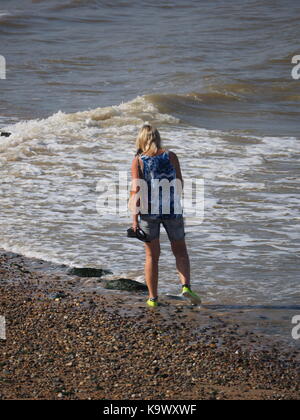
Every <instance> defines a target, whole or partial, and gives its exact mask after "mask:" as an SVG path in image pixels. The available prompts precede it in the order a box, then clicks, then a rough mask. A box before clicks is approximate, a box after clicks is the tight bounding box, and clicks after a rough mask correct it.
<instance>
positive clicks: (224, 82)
mask: <svg viewBox="0 0 300 420" xmlns="http://www.w3.org/2000/svg"><path fill="white" fill-rule="evenodd" d="M1 7H3V9H2V10H0V32H1V39H2V40H3V41H2V46H1V51H0V54H2V55H4V56H5V57H6V61H7V79H6V80H0V83H1V108H0V113H1V116H0V122H1V124H2V128H3V129H5V130H8V131H11V132H12V133H13V134H12V136H11V137H9V138H4V137H1V140H0V174H1V183H0V194H1V203H0V206H1V207H0V208H1V215H2V218H1V221H0V235H1V246H2V247H4V248H6V249H7V250H12V251H15V252H21V253H23V254H25V255H27V256H37V257H39V258H43V259H46V260H49V261H54V262H58V263H66V264H70V265H90V266H96V267H104V268H109V269H112V270H113V272H114V274H116V275H122V276H126V277H131V278H135V279H138V280H142V279H143V267H142V265H143V264H142V263H143V258H144V257H143V246H142V244H141V243H139V242H136V241H135V240H127V239H126V237H125V233H126V229H127V227H128V226H129V224H130V218H129V216H127V217H124V216H123V217H119V216H118V215H111V214H106V215H99V214H98V213H97V210H96V204H97V200H98V198H99V191H97V185H98V188H99V185H100V186H101V185H103V184H104V183H105V182H107V181H108V180H109V181H111V182H113V183H115V182H117V180H118V176H119V171H126V172H127V174H128V176H129V168H130V163H131V159H132V157H133V154H134V139H135V136H136V133H137V130H138V128H139V127H140V126H141V124H142V123H143V121H150V122H153V123H155V124H156V125H157V126H158V128H159V129H160V132H161V135H162V138H163V141H164V145H165V146H166V147H167V148H170V149H171V150H174V151H175V152H176V153H177V155H178V156H179V158H180V161H181V166H182V171H183V175H184V177H185V179H204V200H205V201H204V210H205V212H204V219H203V221H202V222H201V220H198V223H197V222H196V224H195V223H194V224H189V223H188V220H187V235H186V239H187V243H188V247H189V252H190V258H191V266H192V280H193V283H194V287H195V289H197V290H199V291H200V292H201V293H202V294H203V296H204V297H205V301H206V302H207V303H210V304H222V305H251V306H252V307H255V305H271V307H272V306H273V307H274V308H275V307H276V308H277V307H282V306H283V307H287V308H290V309H291V311H293V308H295V305H297V304H298V303H299V302H300V299H299V298H300V296H299V249H300V247H299V227H300V217H299V201H300V200H299V173H300V172H299V169H300V164H299V155H300V141H299V135H298V132H299V131H298V127H299V123H298V121H299V100H300V82H299V81H296V80H293V79H292V77H291V70H292V67H293V66H292V64H291V57H292V56H293V55H295V54H297V53H299V50H298V44H297V40H298V39H299V31H300V29H299V25H298V21H299V19H298V18H299V12H300V6H299V5H298V4H297V3H296V2H294V1H287V2H284V3H283V2H282V3H280V2H277V3H276V4H274V2H271V1H263V2H257V1H247V2H244V1H240V2H236V1H234V2H233V1H227V2H226V4H225V3H218V4H217V3H215V2H210V1H203V2H196V1H173V2H171V1H167V0H165V1H163V2H160V3H159V4H158V3H156V2H148V1H147V2H146V1H139V2H137V1H132V2H127V1H121V0H119V1H115V2H113V4H111V2H106V1H96V0H94V1H92V0H90V1H75V0H73V1H71V0H63V1H51V2H30V1H26V0H25V1H22V2H20V1H16V0H12V1H10V2H5V5H4V4H3V5H2V4H1ZM161 238H162V257H161V263H160V287H161V290H162V292H164V293H173V294H175V293H178V279H177V274H176V270H175V264H174V258H173V257H172V255H171V253H170V246H169V244H168V242H167V237H166V234H165V233H164V232H162V234H161ZM277 312H278V311H277V310H275V309H274V314H273V315H272V310H271V315H270V318H271V319H272V316H273V317H274V319H276V317H277V315H276V314H277ZM295 312H296V313H297V312H298V313H299V309H297V310H296V309H295ZM280 313H281V314H282V317H283V318H284V316H285V310H284V309H282V312H280ZM280 316H281V315H280ZM283 318H282V319H283ZM287 322H290V321H288V320H287Z"/></svg>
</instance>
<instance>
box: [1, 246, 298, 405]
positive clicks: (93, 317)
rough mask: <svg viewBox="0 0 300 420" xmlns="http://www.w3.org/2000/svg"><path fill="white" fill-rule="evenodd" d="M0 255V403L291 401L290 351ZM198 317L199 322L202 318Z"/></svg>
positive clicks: (294, 384) (186, 309) (229, 326)
mask: <svg viewBox="0 0 300 420" xmlns="http://www.w3.org/2000/svg"><path fill="white" fill-rule="evenodd" d="M31 263H32V261H30V260H29V259H28V258H26V257H23V256H21V255H18V254H13V253H7V252H5V251H2V252H1V255H0V267H1V268H0V289H1V294H0V302H1V306H0V308H1V310H0V313H1V315H3V316H5V320H6V340H0V347H1V355H0V367H1V372H0V385H1V386H0V398H1V399H3V400H11V399H22V400H27V399H33V400H39V399H51V400H55V399H58V400H59V399H60V400H65V399H67V400H77V399H80V400H81V399H92V400H93V399H98V400H99V399H104V400H120V399H126V400H203V399H205V400H206V399H210V400H230V399H235V400H236V399H248V400H255V399H267V400H282V399H284V400H286V399H294V400H298V399H299V398H300V389H299V379H300V376H299V372H300V371H299V366H300V360H299V352H298V351H297V349H294V350H293V351H291V350H287V349H286V348H285V347H284V345H280V343H276V342H275V341H273V342H272V341H270V340H267V339H266V338H264V337H263V336H260V335H257V334H255V333H253V332H252V331H250V330H247V329H246V328H241V326H240V325H238V324H236V320H234V319H232V320H230V318H226V319H225V320H224V319H221V318H220V317H218V316H216V315H214V314H208V313H206V314H205V322H204V324H205V325H204V324H203V325H201V323H199V316H198V315H199V314H197V316H196V313H197V311H199V309H198V308H195V307H194V308H192V307H191V306H190V305H188V304H187V303H185V302H183V303H182V302H181V301H179V302H178V303H177V302H176V304H175V303H174V302H172V301H170V300H168V299H167V298H166V299H163V300H162V304H161V306H160V307H158V308H156V309H155V310H153V309H149V308H146V307H145V294H143V293H142V292H139V293H129V292H123V291H122V292H120V291H107V290H106V291H105V290H104V289H103V293H101V292H100V291H99V290H97V291H95V290H92V288H87V287H85V288H84V290H83V289H81V288H80V287H79V286H78V284H79V283H80V280H82V279H80V278H78V277H75V276H69V279H68V280H67V281H66V279H65V278H63V277H61V276H59V275H56V274H54V273H53V272H50V271H47V270H43V271H41V270H36V269H32V268H28V267H32V264H31ZM203 317H204V315H203Z"/></svg>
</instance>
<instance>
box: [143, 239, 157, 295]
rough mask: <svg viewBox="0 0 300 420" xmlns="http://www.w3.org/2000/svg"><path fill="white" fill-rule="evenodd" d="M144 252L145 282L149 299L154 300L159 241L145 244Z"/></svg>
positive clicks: (154, 240) (155, 240)
mask: <svg viewBox="0 0 300 420" xmlns="http://www.w3.org/2000/svg"><path fill="white" fill-rule="evenodd" d="M145 250H146V262H145V280H146V284H147V286H148V290H149V298H155V297H157V285H158V260H159V255H160V243H159V239H153V240H152V241H151V242H145Z"/></svg>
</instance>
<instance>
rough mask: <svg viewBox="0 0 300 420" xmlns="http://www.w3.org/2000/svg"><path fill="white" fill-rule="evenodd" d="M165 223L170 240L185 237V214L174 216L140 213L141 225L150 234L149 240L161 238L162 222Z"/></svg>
mask: <svg viewBox="0 0 300 420" xmlns="http://www.w3.org/2000/svg"><path fill="white" fill-rule="evenodd" d="M161 223H162V224H163V226H164V228H165V230H166V232H167V235H168V238H169V240H170V241H179V240H182V239H184V237H185V231H184V220H183V216H182V215H180V216H177V217H173V218H165V217H158V218H157V217H153V216H150V215H147V214H141V215H140V223H139V225H140V227H141V229H143V231H144V232H145V233H146V234H147V235H148V237H149V240H150V241H152V240H153V239H157V238H159V234H160V224H161Z"/></svg>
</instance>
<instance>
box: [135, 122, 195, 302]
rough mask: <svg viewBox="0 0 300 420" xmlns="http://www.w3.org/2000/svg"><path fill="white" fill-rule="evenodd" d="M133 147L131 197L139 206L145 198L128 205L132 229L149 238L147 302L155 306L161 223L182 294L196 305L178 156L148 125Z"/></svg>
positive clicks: (146, 265) (146, 278)
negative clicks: (183, 211) (134, 148)
mask: <svg viewBox="0 0 300 420" xmlns="http://www.w3.org/2000/svg"><path fill="white" fill-rule="evenodd" d="M136 149H137V153H136V156H135V158H134V159H133V161H132V165H131V176H132V180H133V182H132V191H131V199H132V198H133V199H136V200H133V201H135V204H136V206H139V203H140V204H141V201H143V202H144V203H145V200H146V206H144V210H143V211H140V212H139V210H141V208H142V206H141V207H140V206H139V207H136V206H134V207H133V209H132V208H131V210H132V214H133V216H132V217H133V221H132V228H133V229H134V230H136V229H137V228H138V227H140V228H141V229H142V230H143V231H144V232H145V233H146V234H147V239H148V241H149V242H145V251H146V262H145V280H146V284H147V287H148V291H149V298H148V300H147V304H148V305H149V306H151V307H156V306H157V305H158V291H157V287H158V261H159V256H160V242H159V233H160V224H163V226H164V228H165V230H166V232H167V235H168V238H169V240H170V242H171V247H172V251H173V254H174V256H175V258H176V268H177V271H178V274H179V278H180V282H181V284H182V294H183V295H184V296H185V297H188V298H189V299H190V300H191V301H192V302H193V303H194V304H200V303H201V299H200V297H199V296H198V295H197V294H196V293H194V292H193V291H192V290H191V285H190V262H189V256H188V252H187V248H186V243H185V232H184V220H183V216H182V210H181V206H180V194H181V189H182V187H183V179H182V175H181V170H180V164H179V161H178V158H177V156H176V154H175V153H174V152H171V151H167V150H166V149H163V148H162V147H161V138H160V134H159V132H158V130H157V129H155V128H154V127H152V126H151V125H150V124H144V125H143V127H142V128H141V130H140V131H139V134H138V136H137V139H136ZM143 182H144V185H143ZM158 184H160V185H166V184H168V191H167V193H166V189H165V188H164V187H163V188H159V187H158ZM139 185H143V186H146V189H145V188H141V191H140V186H139ZM179 191H180V193H179ZM139 192H140V193H139ZM140 194H141V195H140ZM138 197H139V198H138ZM140 197H141V199H140ZM145 208H146V211H145Z"/></svg>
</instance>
